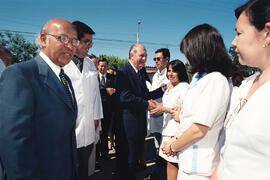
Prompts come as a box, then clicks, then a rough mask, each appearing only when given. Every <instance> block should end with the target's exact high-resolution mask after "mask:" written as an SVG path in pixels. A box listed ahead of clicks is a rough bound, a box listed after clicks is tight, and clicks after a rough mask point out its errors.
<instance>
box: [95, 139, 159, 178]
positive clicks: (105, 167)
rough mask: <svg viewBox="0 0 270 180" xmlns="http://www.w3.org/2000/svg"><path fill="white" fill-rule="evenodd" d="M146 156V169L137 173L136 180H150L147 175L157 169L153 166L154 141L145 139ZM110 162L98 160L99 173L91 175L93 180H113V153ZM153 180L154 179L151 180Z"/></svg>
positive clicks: (111, 152) (114, 160)
mask: <svg viewBox="0 0 270 180" xmlns="http://www.w3.org/2000/svg"><path fill="white" fill-rule="evenodd" d="M146 142H147V147H148V148H147V154H146V163H147V168H146V170H145V171H143V172H141V173H139V174H138V175H137V176H138V178H137V179H138V180H144V179H145V180H146V179H150V178H149V176H148V175H149V174H151V173H152V172H154V171H155V170H156V169H157V167H156V164H155V152H156V151H155V149H154V139H153V138H147V141H146ZM110 158H111V159H110V160H104V159H100V160H99V163H100V165H101V171H97V172H95V174H94V175H92V176H91V177H92V179H93V180H113V171H114V169H115V163H116V158H115V153H114V151H110ZM152 180H154V179H152Z"/></svg>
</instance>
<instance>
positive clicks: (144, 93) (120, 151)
mask: <svg viewBox="0 0 270 180" xmlns="http://www.w3.org/2000/svg"><path fill="white" fill-rule="evenodd" d="M146 57H147V53H146V49H145V48H144V46H142V45H141V44H134V45H132V46H131V48H130V51H129V59H130V60H129V62H128V63H127V65H126V66H124V67H123V68H121V69H120V70H119V71H118V72H117V75H116V93H117V95H118V98H119V99H118V106H117V107H118V112H117V118H116V119H117V122H116V150H117V171H116V173H117V174H116V179H129V180H132V179H135V178H136V171H137V170H138V169H139V167H140V163H141V162H140V161H139V159H141V157H142V153H143V150H144V141H145V136H146V112H147V110H148V109H151V108H153V107H155V103H154V102H153V101H151V100H150V99H156V98H158V97H161V96H162V95H163V90H162V89H161V88H159V89H157V90H155V91H153V92H149V91H148V89H147V87H146V83H145V79H144V77H143V76H142V74H141V72H140V70H141V69H142V67H143V66H144V64H145V62H146Z"/></svg>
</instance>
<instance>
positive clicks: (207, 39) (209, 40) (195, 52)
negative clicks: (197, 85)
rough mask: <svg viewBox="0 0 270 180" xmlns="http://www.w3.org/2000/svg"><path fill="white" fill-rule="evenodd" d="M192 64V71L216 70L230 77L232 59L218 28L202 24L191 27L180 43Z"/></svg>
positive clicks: (201, 72) (182, 50) (181, 49)
mask: <svg viewBox="0 0 270 180" xmlns="http://www.w3.org/2000/svg"><path fill="white" fill-rule="evenodd" d="M180 51H181V52H182V53H184V55H185V56H186V58H187V59H188V61H189V62H190V65H191V70H190V72H191V73H197V72H198V73H199V74H200V75H202V74H203V73H211V72H214V71H217V72H220V73H222V74H223V75H224V76H226V77H229V76H230V74H231V67H232V61H231V59H230V57H229V55H228V54H227V51H226V48H225V45H224V42H223V39H222V37H221V35H220V33H219V32H218V31H217V29H216V28H214V27H213V26H211V25H209V24H202V25H199V26H196V27H194V28H193V29H191V30H190V31H189V32H188V33H187V34H186V36H185V37H184V39H183V40H182V42H181V44H180Z"/></svg>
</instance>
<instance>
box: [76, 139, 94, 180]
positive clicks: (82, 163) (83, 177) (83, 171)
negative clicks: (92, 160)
mask: <svg viewBox="0 0 270 180" xmlns="http://www.w3.org/2000/svg"><path fill="white" fill-rule="evenodd" d="M93 147H94V143H92V144H90V145H89V146H86V147H81V148H78V149H77V150H78V159H79V168H78V180H89V176H88V160H89V157H90V154H91V152H92V150H93Z"/></svg>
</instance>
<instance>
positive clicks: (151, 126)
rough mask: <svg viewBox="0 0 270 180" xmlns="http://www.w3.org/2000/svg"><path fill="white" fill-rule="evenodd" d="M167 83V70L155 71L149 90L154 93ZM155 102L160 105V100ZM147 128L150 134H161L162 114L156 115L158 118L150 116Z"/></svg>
mask: <svg viewBox="0 0 270 180" xmlns="http://www.w3.org/2000/svg"><path fill="white" fill-rule="evenodd" d="M168 82H169V80H168V78H167V68H164V69H163V70H162V71H161V72H160V71H159V70H157V72H156V73H155V74H154V76H153V82H152V86H151V90H152V91H154V90H156V89H158V88H160V87H162V86H164V85H165V84H167V83H168ZM155 101H157V102H158V103H161V102H162V98H158V99H155ZM147 126H148V131H149V132H150V133H154V132H158V133H161V132H162V127H163V114H161V115H158V116H153V115H150V116H149V120H148V125H147Z"/></svg>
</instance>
